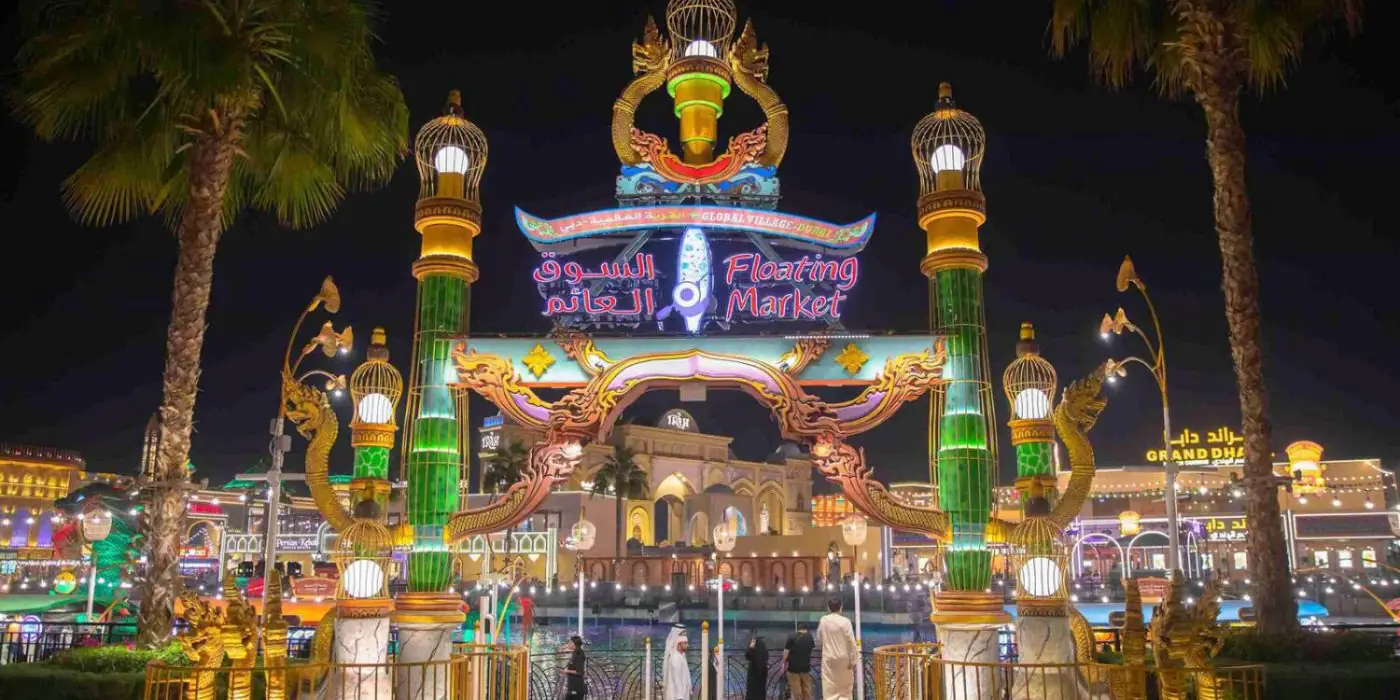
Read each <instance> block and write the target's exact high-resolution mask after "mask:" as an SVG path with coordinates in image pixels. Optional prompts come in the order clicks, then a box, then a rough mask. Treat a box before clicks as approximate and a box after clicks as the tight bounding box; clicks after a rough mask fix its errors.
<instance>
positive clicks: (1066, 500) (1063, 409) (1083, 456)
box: [1049, 365, 1108, 530]
mask: <svg viewBox="0 0 1400 700" xmlns="http://www.w3.org/2000/svg"><path fill="white" fill-rule="evenodd" d="M1106 367H1107V365H1100V366H1099V367H1098V369H1095V370H1094V371H1093V372H1092V373H1090V374H1089V376H1087V377H1084V378H1083V379H1080V380H1078V381H1075V382H1074V383H1072V384H1070V385H1069V386H1068V387H1066V388H1065V391H1064V394H1063V395H1062V397H1061V399H1060V404H1059V405H1058V406H1056V407H1055V430H1056V431H1057V432H1058V433H1059V436H1060V441H1061V442H1063V443H1064V444H1065V451H1066V452H1067V453H1068V454H1069V466H1070V473H1069V484H1068V485H1066V486H1065V492H1064V493H1063V494H1061V495H1060V499H1059V500H1058V501H1056V503H1055V507H1054V509H1052V510H1051V511H1050V515H1049V518H1050V521H1051V522H1052V523H1054V524H1055V526H1056V527H1058V528H1060V529H1061V530H1063V529H1065V528H1066V527H1069V524H1070V523H1071V522H1073V521H1074V519H1075V518H1076V517H1078V516H1079V511H1080V510H1082V509H1083V508H1084V501H1085V500H1087V499H1088V498H1089V489H1090V487H1092V486H1093V484H1094V469H1095V462H1094V446H1093V445H1091V444H1090V443H1089V431H1090V430H1093V428H1094V424H1095V423H1097V422H1098V420H1099V415H1100V414H1101V413H1103V409H1104V407H1106V406H1107V405H1108V401H1107V400H1106V399H1104V398H1102V397H1101V396H1100V392H1101V391H1102V390H1103V382H1104V378H1105V377H1106V376H1107V375H1106V374H1105V372H1106Z"/></svg>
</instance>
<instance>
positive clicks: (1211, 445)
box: [1147, 427, 1244, 467]
mask: <svg viewBox="0 0 1400 700" xmlns="http://www.w3.org/2000/svg"><path fill="white" fill-rule="evenodd" d="M1147 461H1148V462H1165V461H1167V451H1166V450H1163V449H1152V450H1148V451H1147ZM1171 461H1173V462H1176V463H1177V464H1179V465H1182V466H1187V467H1235V466H1239V465H1241V464H1244V438H1243V437H1241V436H1240V435H1239V433H1236V432H1235V431H1233V430H1231V429H1229V428H1226V427H1222V428H1219V429H1218V430H1212V431H1208V432H1206V434H1205V440H1204V441H1203V440H1202V439H1201V434H1200V433H1198V432H1196V431H1194V430H1189V429H1188V430H1183V431H1181V435H1179V436H1177V437H1176V438H1174V439H1173V440H1172V451H1171Z"/></svg>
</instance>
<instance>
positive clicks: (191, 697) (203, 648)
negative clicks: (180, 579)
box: [176, 590, 224, 700]
mask: <svg viewBox="0 0 1400 700" xmlns="http://www.w3.org/2000/svg"><path fill="white" fill-rule="evenodd" d="M180 600H181V601H182V602H183V603H184V606H185V621H186V622H188V623H189V627H188V629H187V631H186V632H185V633H184V634H182V635H180V636H179V637H176V641H178V642H179V643H180V649H181V650H182V651H183V652H184V653H185V658H187V659H189V660H190V661H191V662H192V663H194V665H195V667H196V668H195V671H194V673H193V674H192V677H191V678H190V680H189V681H187V682H186V683H185V684H184V685H185V689H184V690H185V692H184V700H214V686H215V680H216V676H217V674H218V671H217V670H216V669H218V668H219V667H221V666H223V665H224V639H223V635H222V632H221V630H222V628H223V626H224V609H223V608H220V607H218V606H216V605H213V604H211V603H206V602H204V601H203V600H201V599H200V597H199V595H198V594H196V593H195V592H194V591H189V590H187V591H185V592H183V593H181V594H180Z"/></svg>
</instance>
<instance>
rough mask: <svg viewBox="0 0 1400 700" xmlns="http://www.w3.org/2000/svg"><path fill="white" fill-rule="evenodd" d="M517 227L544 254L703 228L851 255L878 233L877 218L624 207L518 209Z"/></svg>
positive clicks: (707, 208) (736, 209)
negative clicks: (650, 232) (644, 233)
mask: <svg viewBox="0 0 1400 700" xmlns="http://www.w3.org/2000/svg"><path fill="white" fill-rule="evenodd" d="M515 222H516V224H517V225H518V226H519V227H520V231H521V233H524V234H525V237H526V238H528V239H529V240H530V243H531V244H533V245H534V246H535V247H536V248H537V249H540V250H545V249H547V248H550V247H552V246H556V245H558V244H561V243H568V242H571V241H572V242H575V243H576V242H578V241H581V240H585V239H589V238H596V237H600V236H608V235H615V234H618V233H624V232H627V231H639V230H645V229H654V228H685V227H687V226H703V227H705V228H709V229H716V230H721V229H722V230H728V231H742V232H746V233H756V234H758V235H760V236H774V237H780V238H786V239H789V240H790V241H792V242H793V243H797V244H805V245H807V246H808V247H814V248H819V249H826V250H841V251H843V252H845V253H847V254H849V253H854V252H858V251H860V250H861V249H863V248H864V247H865V244H866V243H867V242H869V240H870V234H871V233H872V232H873V231H874V230H875V215H874V214H871V215H870V216H867V217H865V218H864V219H861V220H860V221H856V222H854V223H850V224H844V225H841V224H831V223H827V222H825V221H817V220H816V219H808V218H806V217H803V216H794V215H792V214H783V213H780V212H775V211H767V210H763V209H748V208H743V207H715V206H650V207H624V208H621V209H607V210H604V211H595V212H588V213H586V214H574V215H572V216H565V217H561V218H558V219H541V218H539V217H537V216H531V215H530V214H526V213H525V212H523V211H521V210H520V208H519V207H516V209H515Z"/></svg>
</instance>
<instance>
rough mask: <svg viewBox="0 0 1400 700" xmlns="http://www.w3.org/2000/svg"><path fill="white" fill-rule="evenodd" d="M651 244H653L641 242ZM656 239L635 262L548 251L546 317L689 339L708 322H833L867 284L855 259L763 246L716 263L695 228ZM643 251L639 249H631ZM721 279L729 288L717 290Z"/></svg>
mask: <svg viewBox="0 0 1400 700" xmlns="http://www.w3.org/2000/svg"><path fill="white" fill-rule="evenodd" d="M648 240H653V239H650V238H648V239H646V240H643V241H642V243H645V242H647V241H648ZM655 240H657V241H658V242H659V243H660V244H661V245H662V246H663V247H662V248H660V249H659V251H658V252H656V253H653V252H635V253H633V254H632V256H631V257H630V258H625V259H623V258H620V259H618V260H616V261H614V262H602V263H599V264H596V265H593V264H587V265H585V264H583V263H580V262H577V261H574V260H563V259H561V258H560V254H558V253H554V252H548V251H546V252H544V253H543V254H542V255H543V259H542V260H541V262H540V264H539V266H538V267H536V268H535V270H534V271H533V273H532V274H531V278H532V279H533V280H534V281H535V283H536V284H537V285H538V287H539V290H540V295H541V296H542V297H543V298H544V310H543V312H542V313H543V315H544V316H546V317H549V318H552V319H554V320H555V321H556V323H560V324H562V325H566V326H575V327H579V326H600V325H630V326H634V327H635V326H638V325H641V324H642V323H645V322H655V323H656V324H657V327H658V329H659V330H667V326H668V323H669V324H671V325H672V327H674V326H675V325H680V326H683V327H684V330H685V331H686V332H689V333H699V332H700V331H701V330H702V329H703V328H704V326H705V324H706V323H707V322H713V323H715V324H717V325H719V326H720V327H721V328H724V329H728V328H729V326H730V325H732V324H734V323H736V322H754V321H761V322H773V321H808V322H812V321H818V322H825V323H827V324H834V323H836V322H838V321H839V320H840V318H841V312H842V308H843V302H845V301H846V300H847V299H848V298H849V292H850V291H851V290H852V289H853V288H854V287H855V285H856V282H857V281H858V280H859V279H860V261H859V260H858V259H856V258H855V257H850V256H844V257H843V256H839V255H832V254H828V255H823V254H822V253H814V254H807V255H803V256H802V257H800V258H797V259H795V260H793V259H784V258H781V257H779V256H778V254H777V253H776V252H774V251H773V248H771V247H768V246H766V245H764V244H763V243H762V241H761V240H760V241H757V243H759V251H760V252H750V251H751V250H752V249H750V251H745V252H741V253H732V254H729V255H727V256H725V257H723V258H722V259H720V260H719V261H718V263H717V262H716V259H715V258H714V256H713V253H712V251H711V240H710V235H709V234H708V233H707V232H706V231H705V230H704V229H702V228H699V227H695V226H692V227H689V228H686V229H685V230H684V231H682V232H680V235H679V236H676V237H674V238H669V239H667V238H660V239H655ZM746 240H748V239H746ZM737 242H738V241H733V240H731V241H724V242H723V243H722V244H723V245H726V246H732V245H733V244H734V243H737ZM749 242H752V241H749ZM669 246H674V248H672V249H673V250H674V251H675V252H674V253H673V255H674V258H673V259H674V260H675V264H674V267H673V268H670V269H674V274H673V275H671V276H668V277H667V279H666V280H665V282H666V283H669V288H668V287H667V286H666V284H663V279H662V275H661V274H660V273H659V272H658V260H657V258H658V257H660V258H661V259H662V261H663V263H664V261H665V260H666V259H667V258H670V257H671V255H672V254H669V250H667V247H669ZM640 249H641V245H640V244H637V245H635V246H634V247H631V248H630V250H632V251H637V250H640ZM662 267H663V269H666V268H667V267H669V266H666V265H664V264H663V266H662ZM716 278H718V279H719V280H720V281H721V282H722V284H723V287H724V288H723V289H719V290H717V289H716V288H715V283H716ZM668 297H669V298H668ZM667 302H669V303H667ZM663 304H664V305H663ZM672 319H675V320H679V321H680V323H679V324H676V323H675V320H672Z"/></svg>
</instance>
